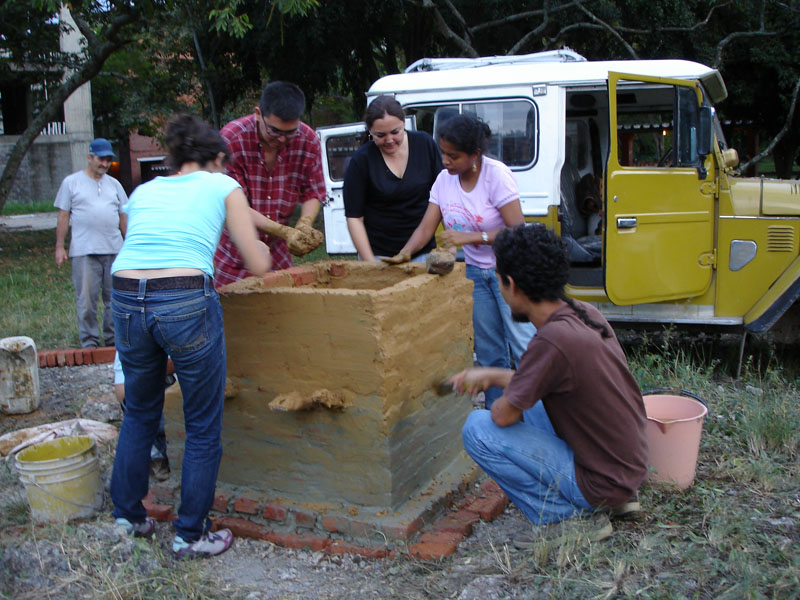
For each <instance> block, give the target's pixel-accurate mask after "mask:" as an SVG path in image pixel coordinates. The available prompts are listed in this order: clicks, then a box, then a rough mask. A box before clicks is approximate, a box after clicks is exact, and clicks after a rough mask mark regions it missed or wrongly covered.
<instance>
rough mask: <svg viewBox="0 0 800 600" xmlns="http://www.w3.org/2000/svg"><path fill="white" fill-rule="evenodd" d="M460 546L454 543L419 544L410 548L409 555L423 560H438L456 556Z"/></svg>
mask: <svg viewBox="0 0 800 600" xmlns="http://www.w3.org/2000/svg"><path fill="white" fill-rule="evenodd" d="M457 549H458V544H457V543H454V542H419V543H417V544H411V545H410V546H409V547H408V553H409V554H410V555H411V556H413V557H414V558H419V559H422V560H436V559H439V558H444V557H445V556H450V555H451V554H454V553H455V551H456V550H457Z"/></svg>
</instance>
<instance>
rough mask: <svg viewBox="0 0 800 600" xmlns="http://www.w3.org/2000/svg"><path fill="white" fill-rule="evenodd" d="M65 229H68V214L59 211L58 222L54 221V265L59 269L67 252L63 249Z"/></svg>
mask: <svg viewBox="0 0 800 600" xmlns="http://www.w3.org/2000/svg"><path fill="white" fill-rule="evenodd" d="M67 229H69V212H68V211H66V210H59V211H58V220H57V221H56V265H58V266H59V267H60V266H61V264H62V263H63V262H64V261H65V260H66V258H67V251H66V250H65V249H64V240H65V239H66V237H67Z"/></svg>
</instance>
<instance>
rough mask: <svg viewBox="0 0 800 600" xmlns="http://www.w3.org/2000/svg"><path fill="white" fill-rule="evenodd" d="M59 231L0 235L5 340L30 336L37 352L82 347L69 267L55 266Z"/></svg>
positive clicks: (0, 330)
mask: <svg viewBox="0 0 800 600" xmlns="http://www.w3.org/2000/svg"><path fill="white" fill-rule="evenodd" d="M55 243H56V233H55V230H54V229H49V230H42V231H22V232H5V233H0V249H2V250H0V297H1V298H3V306H4V310H2V311H0V337H9V336H14V335H26V336H28V337H30V338H33V341H34V342H35V343H36V347H37V348H38V349H40V350H41V349H54V348H68V347H77V346H79V345H80V344H79V343H78V326H77V320H76V319H77V318H76V316H75V292H74V288H73V287H72V271H71V269H70V265H69V263H65V264H63V265H62V266H61V268H58V267H57V266H56V262H55Z"/></svg>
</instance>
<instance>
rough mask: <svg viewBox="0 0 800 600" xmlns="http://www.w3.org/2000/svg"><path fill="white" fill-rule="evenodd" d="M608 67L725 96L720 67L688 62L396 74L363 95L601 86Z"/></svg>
mask: <svg viewBox="0 0 800 600" xmlns="http://www.w3.org/2000/svg"><path fill="white" fill-rule="evenodd" d="M610 71H613V72H618V73H630V74H632V75H648V76H651V77H670V78H673V79H700V80H702V81H703V83H704V85H705V87H706V89H707V90H708V92H709V94H710V95H711V97H712V98H713V99H714V101H715V102H719V101H720V100H722V99H724V98H725V97H726V96H727V91H726V90H725V84H724V83H723V81H722V77H721V76H720V74H719V71H717V70H716V69H713V68H711V67H708V66H706V65H703V64H700V63H696V62H692V61H688V60H611V61H575V62H557V61H554V62H528V63H522V64H490V65H486V66H482V65H480V66H479V65H476V66H468V67H464V68H447V69H443V70H430V71H424V72H414V73H400V74H397V75H387V76H386V77H382V78H380V79H378V80H377V81H376V82H375V83H373V84H372V87H370V89H369V92H367V96H368V97H374V96H378V95H381V94H400V93H406V92H425V91H432V90H437V89H471V88H483V87H497V86H519V85H537V84H538V85H542V84H548V85H564V86H582V85H604V84H605V82H606V80H607V79H608V73H609V72H610Z"/></svg>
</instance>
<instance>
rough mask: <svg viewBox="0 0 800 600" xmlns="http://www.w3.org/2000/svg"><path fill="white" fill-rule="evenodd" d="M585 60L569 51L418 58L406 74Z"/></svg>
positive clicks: (565, 49)
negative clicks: (476, 56)
mask: <svg viewBox="0 0 800 600" xmlns="http://www.w3.org/2000/svg"><path fill="white" fill-rule="evenodd" d="M585 61H586V58H584V57H583V56H581V55H580V54H578V53H577V52H575V51H574V50H571V49H570V48H561V49H560V50H547V51H545V52H534V53H533V54H517V55H511V56H481V57H479V58H420V59H419V60H418V61H416V62H414V63H412V64H411V65H409V66H408V67H407V68H406V70H405V72H406V73H420V72H422V71H444V70H446V69H469V68H474V67H485V66H488V65H519V64H525V63H541V62H585Z"/></svg>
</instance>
